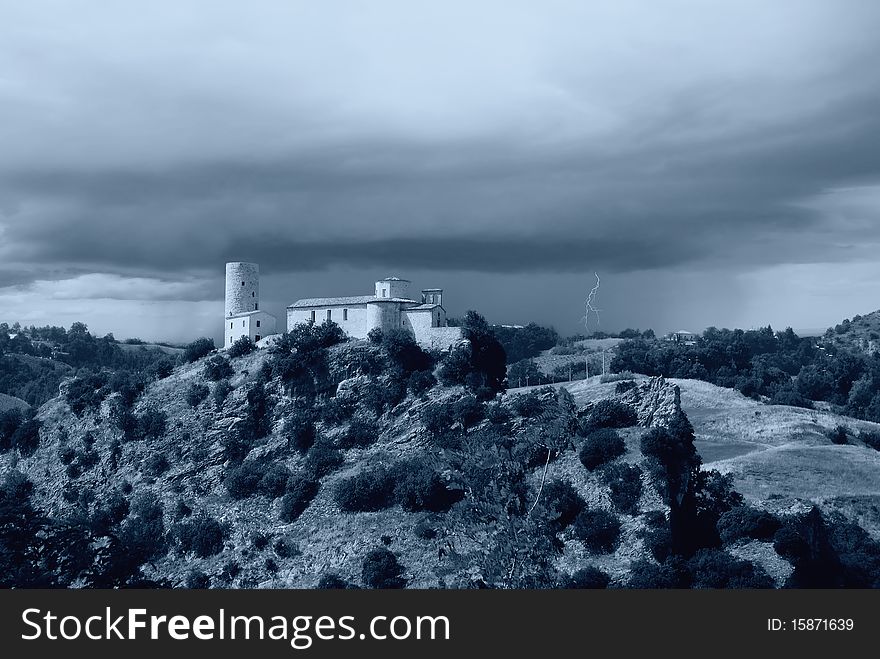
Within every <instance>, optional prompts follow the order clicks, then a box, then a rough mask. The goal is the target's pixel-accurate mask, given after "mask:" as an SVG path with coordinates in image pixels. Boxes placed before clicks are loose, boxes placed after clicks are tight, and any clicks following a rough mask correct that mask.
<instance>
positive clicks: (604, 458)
mask: <svg viewBox="0 0 880 659" xmlns="http://www.w3.org/2000/svg"><path fill="white" fill-rule="evenodd" d="M624 453H626V444H624V442H623V440H622V439H621V438H620V435H618V434H617V432H616V431H614V430H611V429H610V428H605V429H602V430H596V431H594V432H592V433H590V434H589V435H588V436H587V438H586V439H585V440H584V443H583V445H582V446H581V448H580V451H579V452H578V457H579V458H580V461H581V463H582V464H583V465H584V467H585V468H586V469H587V471H593V470H594V469H596V468H597V467H600V466H602V465H603V464H605V463H607V462H610V461H611V460H614V459H616V458H619V457H620V456H621V455H623V454H624Z"/></svg>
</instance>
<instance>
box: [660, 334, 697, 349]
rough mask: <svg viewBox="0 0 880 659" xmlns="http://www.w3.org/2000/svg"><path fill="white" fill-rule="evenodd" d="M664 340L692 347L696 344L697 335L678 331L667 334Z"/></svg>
mask: <svg viewBox="0 0 880 659" xmlns="http://www.w3.org/2000/svg"><path fill="white" fill-rule="evenodd" d="M666 340H667V341H672V342H674V343H684V344H685V345H689V346H692V345H695V344H696V342H697V335H696V334H694V333H693V332H688V331H687V330H678V331H677V332H670V333H669V334H667V335H666Z"/></svg>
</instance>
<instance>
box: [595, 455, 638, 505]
mask: <svg viewBox="0 0 880 659" xmlns="http://www.w3.org/2000/svg"><path fill="white" fill-rule="evenodd" d="M601 479H602V482H603V483H605V484H606V485H607V486H608V488H609V490H610V497H611V503H612V504H614V508H615V510H617V511H618V512H621V513H625V514H627V515H636V514H638V512H639V499H640V498H641V497H642V470H641V469H640V468H639V467H638V465H630V464H625V463H619V464H610V465H607V466H606V467H605V468H604V469H603V470H602V474H601Z"/></svg>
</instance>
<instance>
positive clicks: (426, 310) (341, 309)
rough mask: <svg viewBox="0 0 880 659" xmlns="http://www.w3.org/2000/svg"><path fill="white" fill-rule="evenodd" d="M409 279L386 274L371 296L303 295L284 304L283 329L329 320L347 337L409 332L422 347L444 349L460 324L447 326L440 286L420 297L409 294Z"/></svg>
mask: <svg viewBox="0 0 880 659" xmlns="http://www.w3.org/2000/svg"><path fill="white" fill-rule="evenodd" d="M409 285H410V282H409V281H408V280H406V279H400V278H399V277H387V278H385V279H382V280H380V281H377V282H376V286H375V291H374V294H373V295H351V296H343V297H326V298H306V299H302V300H297V301H296V302H294V303H293V304H291V305H290V306H289V307H287V329H288V331H290V329H291V328H292V327H293V326H294V325H295V324H297V323H303V322H314V323H322V322H324V321H325V320H332V321H333V322H334V323H336V324H337V325H339V327H341V328H342V330H343V331H344V332H345V333H346V334H348V335H349V336H351V337H354V338H359V339H363V338H366V336H367V334H368V333H369V332H370V330H372V329H376V328H378V329H380V330H383V331H389V330H392V329H403V330H406V331H408V332H410V333H411V334H412V335H413V336H414V338H415V340H416V342H417V343H418V344H419V345H421V346H422V347H423V348H438V349H445V348H448V347H450V346H451V345H452V344H454V343H455V342H456V341H459V340H461V337H462V333H461V328H460V327H448V326H447V324H446V309H445V308H444V307H443V289H442V288H424V289H422V291H421V295H420V299H419V300H416V299H412V298H411V297H409Z"/></svg>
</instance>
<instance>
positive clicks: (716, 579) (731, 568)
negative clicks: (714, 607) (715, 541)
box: [688, 549, 773, 588]
mask: <svg viewBox="0 0 880 659" xmlns="http://www.w3.org/2000/svg"><path fill="white" fill-rule="evenodd" d="M688 568H689V570H690V572H691V574H692V577H691V579H692V580H691V587H692V588H773V580H772V579H771V578H770V577H769V576H767V573H766V572H764V569H763V568H761V567H759V566H755V565H753V564H752V563H749V562H748V561H743V560H740V559H737V558H734V557H733V556H731V555H730V554H728V553H727V552H724V551H721V550H719V549H700V550H699V551H698V552H697V553H696V554H695V555H694V556H693V557H692V558H691V559H690V560H689V561H688Z"/></svg>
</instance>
